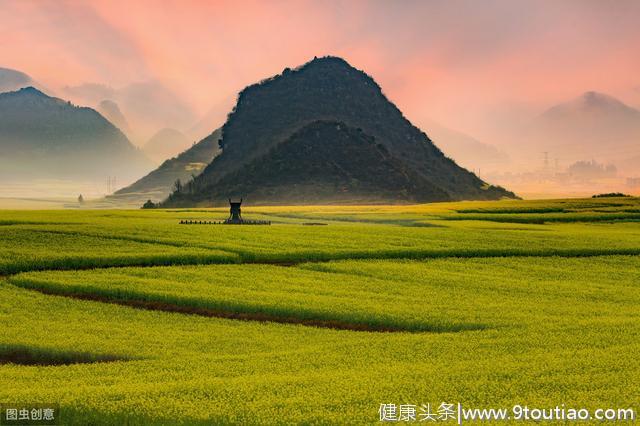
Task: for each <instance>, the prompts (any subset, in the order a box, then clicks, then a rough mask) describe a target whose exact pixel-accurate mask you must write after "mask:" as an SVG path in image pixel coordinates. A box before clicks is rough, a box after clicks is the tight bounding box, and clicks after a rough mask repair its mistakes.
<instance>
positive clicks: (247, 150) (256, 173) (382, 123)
mask: <svg viewBox="0 0 640 426" xmlns="http://www.w3.org/2000/svg"><path fill="white" fill-rule="evenodd" d="M221 147H222V149H223V151H222V153H221V154H220V155H218V156H217V157H216V158H215V159H214V160H213V162H212V163H211V164H209V165H208V166H207V168H206V169H205V170H204V171H203V172H202V174H200V175H199V176H198V177H197V178H196V179H195V181H194V182H193V183H192V184H191V185H189V186H187V187H185V188H184V189H183V190H182V191H179V192H175V193H173V194H171V196H170V197H169V198H168V199H167V200H166V202H165V203H163V206H167V207H173V206H187V205H212V204H217V203H223V202H224V201H226V199H227V198H228V197H229V196H244V197H247V198H248V199H250V200H251V202H252V203H269V204H270V203H283V202H285V203H310V202H313V203H331V202H425V201H445V200H461V199H499V198H502V197H514V194H513V193H511V192H509V191H506V190H504V189H502V188H499V187H494V186H491V185H489V184H487V183H485V182H483V181H482V180H480V179H479V178H478V177H477V176H475V175H474V174H473V173H471V172H469V171H467V170H465V169H463V168H461V167H460V166H458V165H457V164H456V163H455V162H454V161H453V160H451V159H449V158H447V157H446V156H445V155H444V154H443V153H442V152H441V151H440V150H439V149H438V148H437V147H436V146H435V145H434V144H433V143H432V142H431V140H430V139H429V138H428V137H427V135H426V134H425V133H424V132H422V131H421V130H420V129H418V128H416V127H415V126H413V125H412V124H411V123H410V122H409V121H408V120H407V119H406V118H405V117H404V116H403V115H402V113H401V112H400V110H398V108H397V107H396V106H395V105H393V104H392V103H391V102H390V101H389V100H388V99H387V98H386V97H385V96H384V95H383V94H382V91H381V89H380V87H379V86H378V85H377V84H376V82H375V81H374V80H373V79H372V78H371V77H369V76H368V75H367V74H365V73H364V72H362V71H359V70H357V69H355V68H353V67H352V66H350V65H349V64H348V63H347V62H346V61H344V60H343V59H341V58H336V57H325V58H319V59H318V58H315V59H314V60H312V61H310V62H308V63H307V64H305V65H303V66H301V67H299V68H297V69H295V70H291V69H288V68H287V69H285V70H284V71H283V73H282V74H280V75H277V76H275V77H272V78H269V79H266V80H264V81H262V82H261V83H259V84H254V85H252V86H249V87H247V88H245V89H244V90H243V91H242V92H241V93H240V95H239V97H238V102H237V104H236V106H235V108H234V110H233V111H232V112H231V114H230V115H229V118H228V120H227V122H226V123H225V124H224V126H223V128H222V141H221ZM364 170H369V173H363V171H364ZM375 188H378V189H379V190H378V191H377V192H376V191H375Z"/></svg>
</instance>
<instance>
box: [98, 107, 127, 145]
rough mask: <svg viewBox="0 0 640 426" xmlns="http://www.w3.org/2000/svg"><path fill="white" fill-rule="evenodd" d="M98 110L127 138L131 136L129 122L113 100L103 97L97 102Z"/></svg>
mask: <svg viewBox="0 0 640 426" xmlns="http://www.w3.org/2000/svg"><path fill="white" fill-rule="evenodd" d="M98 112H99V113H100V114H102V116H103V117H104V118H106V119H107V120H109V121H110V122H111V123H112V124H113V125H114V126H116V127H117V128H118V129H120V130H121V131H122V133H124V134H125V135H126V136H127V137H128V138H130V137H131V135H132V131H131V127H130V126H129V122H128V121H127V119H126V118H125V116H124V114H123V113H122V111H120V107H119V106H118V104H117V103H115V102H114V101H111V100H108V99H105V100H103V101H102V102H100V103H99V104H98Z"/></svg>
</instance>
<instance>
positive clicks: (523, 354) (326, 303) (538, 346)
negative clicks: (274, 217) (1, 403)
mask: <svg viewBox="0 0 640 426" xmlns="http://www.w3.org/2000/svg"><path fill="white" fill-rule="evenodd" d="M639 270H640V258H638V257H637V256H610V257H609V256H608V257H594V258H589V259H584V258H553V257H549V258H502V259H501V258H494V259H479V258H478V259H438V260H429V261H344V262H330V263H323V264H320V263H314V264H305V265H300V266H298V267H291V268H282V267H275V266H265V265H220V266H202V267H197V268H196V267H157V268H121V269H118V268H116V269H105V270H96V271H78V272H71V271H52V272H32V273H24V274H20V275H16V276H14V277H10V278H9V280H10V281H11V282H12V284H11V285H9V284H1V285H0V325H1V326H2V329H3V333H2V334H0V344H5V345H21V346H24V347H29V348H31V347H39V348H42V350H44V351H46V352H47V353H53V352H61V353H69V352H74V353H109V354H114V355H116V356H119V357H122V358H125V359H131V361H125V362H105V363H101V362H98V363H92V364H72V365H65V366H54V367H41V366H32V367H25V366H20V365H15V364H7V365H2V366H0V368H1V369H2V374H3V375H2V377H3V387H2V388H0V399H1V400H11V401H13V400H19V401H23V400H24V401H59V402H60V405H61V408H62V410H63V413H67V417H66V419H68V423H70V424H86V423H87V422H89V423H96V424H123V423H126V422H129V423H143V422H144V423H152V424H153V423H156V424H200V423H202V424H205V423H209V424H211V423H215V424H225V423H234V424H238V423H242V424H265V423H272V422H273V420H274V419H281V420H282V422H283V423H284V422H287V423H344V422H345V420H348V422H349V423H358V424H361V423H373V422H375V421H376V420H377V418H378V417H377V409H378V407H379V404H380V403H381V401H388V400H392V401H396V400H397V399H398V398H399V397H398V395H401V396H402V395H404V397H403V398H406V401H405V399H403V400H402V402H407V403H414V402H415V403H423V402H424V403H427V402H430V403H435V404H438V403H439V402H441V401H449V402H454V403H455V402H456V401H461V402H463V403H465V404H466V405H469V406H478V407H482V406H496V405H499V406H506V407H509V406H511V405H513V404H516V403H522V401H526V403H527V404H529V405H538V406H548V405H549V404H551V403H553V402H554V401H559V400H562V401H563V403H565V404H567V406H570V405H574V406H580V407H586V408H589V409H592V408H594V407H600V406H603V405H605V406H606V405H613V406H625V407H626V406H627V405H629V404H632V403H634V402H635V401H636V400H637V397H638V388H637V381H638V379H639V378H640V361H639V360H638V357H637V356H636V355H635V354H636V353H637V352H638V351H639V350H640V347H639V344H640V343H639V342H640V340H638V336H640V288H639V286H640V279H639V272H638V271H639ZM18 280H31V281H33V282H37V283H40V284H39V285H43V286H55V285H58V286H62V287H66V286H68V287H69V288H70V289H71V290H72V291H79V289H80V290H82V291H85V290H86V291H100V290H101V289H102V287H106V286H107V285H108V283H109V282H112V283H114V285H115V286H116V287H118V286H119V287H121V288H123V289H129V290H130V289H133V290H135V292H136V293H137V294H138V295H149V294H151V295H153V296H152V297H159V296H162V297H164V298H165V299H167V300H170V301H172V303H182V300H183V299H184V298H191V299H196V300H197V301H198V302H206V303H210V301H211V300H220V301H225V303H226V302H233V303H238V304H241V305H247V304H249V303H252V302H254V301H258V302H260V303H262V304H264V305H272V306H280V307H282V308H283V309H301V310H304V309H308V308H311V309H312V310H313V309H319V310H321V311H326V312H329V313H333V312H334V311H336V312H338V313H340V314H341V315H346V316H348V315H353V316H358V315H360V310H361V309H366V311H367V312H369V311H370V310H372V309H373V310H374V311H375V312H376V313H377V315H378V316H379V317H382V318H390V319H392V320H394V321H409V320H412V319H413V318H416V319H418V320H421V319H424V318H432V319H438V318H444V319H446V320H447V321H457V322H459V323H479V324H484V325H486V326H487V328H485V329H483V330H475V331H471V330H470V331H463V332H459V333H352V332H348V331H335V330H326V329H318V328H313V327H300V326H295V325H283V324H274V323H258V322H246V321H230V320H225V319H218V318H203V317H198V316H189V315H176V314H168V313H164V312H152V311H147V310H141V309H131V308H128V307H123V306H117V305H112V304H105V303H96V302H93V301H82V300H76V299H73V298H68V297H58V296H51V295H43V294H40V293H38V292H34V291H31V290H28V289H23V288H19V287H16V286H15V285H20V283H19V282H18ZM207 286H209V287H212V288H211V289H208V290H210V291H203V294H204V296H201V292H200V291H199V290H207V289H206V288H205V289H203V287H207ZM236 288H237V290H236ZM196 291H197V294H194V292H196ZM307 295H308V299H307V297H306V296H307ZM136 297H138V296H136ZM364 313H366V312H364ZM336 401H340V402H339V403H337V402H336ZM397 402H398V403H400V402H401V401H400V400H399V399H398V401H397ZM194 407H197V408H198V409H194Z"/></svg>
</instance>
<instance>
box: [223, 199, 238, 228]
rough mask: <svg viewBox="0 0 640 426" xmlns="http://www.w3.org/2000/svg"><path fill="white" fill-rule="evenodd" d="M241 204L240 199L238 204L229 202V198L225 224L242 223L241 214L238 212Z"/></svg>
mask: <svg viewBox="0 0 640 426" xmlns="http://www.w3.org/2000/svg"><path fill="white" fill-rule="evenodd" d="M241 204H242V198H240V201H239V202H235V203H234V202H233V201H231V198H229V206H230V210H229V219H227V220H226V223H242V212H241V210H240V205H241Z"/></svg>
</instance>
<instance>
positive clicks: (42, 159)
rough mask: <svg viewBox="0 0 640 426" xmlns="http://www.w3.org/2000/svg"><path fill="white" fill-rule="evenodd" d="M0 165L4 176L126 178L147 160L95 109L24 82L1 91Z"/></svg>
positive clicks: (148, 164) (144, 169)
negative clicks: (48, 93)
mask: <svg viewBox="0 0 640 426" xmlns="http://www.w3.org/2000/svg"><path fill="white" fill-rule="evenodd" d="M0 166H1V167H0V174H2V177H3V178H4V179H9V180H12V179H17V180H21V181H24V180H27V179H29V178H55V179H82V180H99V181H102V180H103V179H104V178H106V177H107V176H115V177H117V178H119V179H120V180H121V181H126V180H127V179H131V178H133V177H137V176H140V175H141V174H143V173H145V172H147V171H148V170H149V169H150V168H151V167H152V163H151V162H150V160H149V159H148V158H147V157H146V156H145V155H144V154H143V153H142V152H141V151H140V150H138V149H136V148H135V147H134V146H133V145H132V144H131V143H130V142H129V140H128V139H127V137H126V136H125V135H124V134H123V133H122V132H121V131H120V130H119V129H118V128H116V127H115V126H114V125H113V124H111V123H110V122H109V121H108V120H107V119H105V118H104V117H103V116H102V115H100V114H99V113H98V112H97V111H95V110H94V109H91V108H86V107H78V106H74V105H72V104H71V103H70V102H66V101H63V100H61V99H58V98H54V97H50V96H47V95H46V94H44V93H43V92H41V91H40V90H38V89H35V88H33V87H27V88H23V89H20V90H18V91H15V92H6V93H2V94H0Z"/></svg>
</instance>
